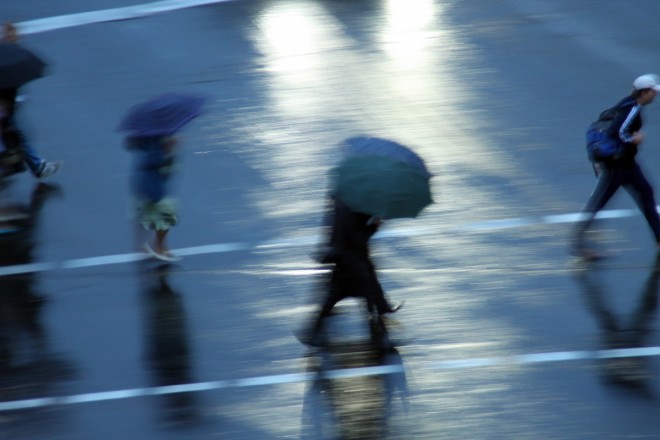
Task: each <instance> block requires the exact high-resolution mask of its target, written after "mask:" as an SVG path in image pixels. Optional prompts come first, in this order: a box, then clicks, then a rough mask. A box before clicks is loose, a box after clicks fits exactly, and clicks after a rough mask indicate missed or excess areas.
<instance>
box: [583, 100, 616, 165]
mask: <svg viewBox="0 0 660 440" xmlns="http://www.w3.org/2000/svg"><path fill="white" fill-rule="evenodd" d="M617 113H618V110H617V109H616V108H610V109H607V110H605V111H604V112H602V113H601V114H600V116H598V119H597V120H596V121H594V122H592V123H591V125H589V128H588V129H587V154H588V155H589V160H590V161H592V162H601V161H604V160H608V159H617V158H618V157H619V156H621V153H622V152H623V142H621V140H620V139H618V138H613V137H612V136H610V135H609V134H608V131H609V129H610V126H611V125H612V122H613V121H614V118H615V117H616V115H617Z"/></svg>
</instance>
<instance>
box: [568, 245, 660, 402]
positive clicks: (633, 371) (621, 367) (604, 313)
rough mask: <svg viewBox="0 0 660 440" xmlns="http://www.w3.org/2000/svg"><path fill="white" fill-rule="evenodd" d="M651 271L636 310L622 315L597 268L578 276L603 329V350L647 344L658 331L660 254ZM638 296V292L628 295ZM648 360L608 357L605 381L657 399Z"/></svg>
mask: <svg viewBox="0 0 660 440" xmlns="http://www.w3.org/2000/svg"><path fill="white" fill-rule="evenodd" d="M657 258H658V259H657V260H656V263H655V265H654V266H653V267H652V268H651V269H650V273H649V275H648V278H647V280H646V282H645V284H644V285H643V288H642V290H641V291H640V292H639V293H638V294H637V295H638V297H637V303H636V305H635V308H634V309H633V310H632V311H630V312H628V313H622V312H621V311H620V310H617V308H615V307H613V305H612V304H610V301H609V300H608V298H609V297H610V296H611V294H613V293H616V292H612V291H611V289H609V288H607V287H606V285H605V283H604V282H603V280H602V279H600V278H599V276H600V277H602V273H599V270H598V269H597V268H587V269H586V270H584V271H580V272H579V273H578V274H577V277H578V280H579V282H580V285H581V287H582V289H583V293H584V297H585V300H586V301H587V305H588V306H589V309H590V310H591V311H592V313H593V316H594V318H595V320H596V322H597V323H598V326H599V327H600V330H601V339H602V344H603V349H605V350H617V349H635V348H642V347H645V346H646V345H647V344H648V341H649V339H650V336H651V334H652V333H653V331H654V330H655V329H654V327H653V323H654V320H655V318H656V316H657V311H658V294H659V292H660V255H659V256H658V257H657ZM626 294H631V295H632V294H635V292H626ZM651 368H652V366H650V365H649V359H648V358H646V357H635V356H629V357H622V358H605V359H603V360H602V361H601V371H602V375H603V381H604V382H605V383H609V384H612V385H615V386H616V385H618V386H620V387H623V388H627V389H630V390H632V391H636V392H638V393H639V394H640V395H642V396H645V397H650V398H652V397H654V391H653V385H652V383H651V379H652V378H653V377H654V375H653V372H652V371H651Z"/></svg>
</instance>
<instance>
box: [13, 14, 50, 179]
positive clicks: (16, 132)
mask: <svg viewBox="0 0 660 440" xmlns="http://www.w3.org/2000/svg"><path fill="white" fill-rule="evenodd" d="M3 41H5V42H8V43H14V44H18V43H17V41H18V33H17V32H16V27H15V26H14V25H13V24H11V23H6V24H5V25H4V36H3ZM17 98H18V88H16V87H10V88H5V89H0V106H2V108H3V109H2V111H3V112H4V113H5V117H4V118H2V122H1V126H2V141H3V143H4V144H5V148H9V145H10V144H11V145H14V144H15V145H17V146H18V147H20V149H21V151H22V153H23V160H24V162H25V164H26V165H27V167H28V168H29V169H30V171H31V172H32V174H33V175H34V176H35V177H37V178H38V179H45V178H47V177H50V176H52V175H53V174H55V173H57V172H58V171H59V170H60V167H61V166H62V162H61V161H47V160H45V159H43V158H42V157H40V156H39V155H38V154H37V152H36V151H35V150H34V148H33V147H32V146H31V144H30V143H29V142H28V141H27V138H26V136H25V133H24V132H23V131H22V130H21V129H20V127H19V125H18V123H17V120H16V111H17V107H18V102H17Z"/></svg>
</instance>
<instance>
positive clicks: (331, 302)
mask: <svg viewBox="0 0 660 440" xmlns="http://www.w3.org/2000/svg"><path fill="white" fill-rule="evenodd" d="M361 263H363V264H359V265H357V266H354V265H352V264H351V265H350V266H345V265H342V264H337V266H336V267H335V269H334V270H333V271H332V274H331V275H330V279H329V281H327V283H328V285H327V292H328V293H327V295H326V297H325V300H324V302H323V305H322V306H321V310H320V311H319V314H318V315H317V317H316V320H315V322H314V324H313V326H312V334H317V333H318V332H320V331H321V329H322V327H323V321H324V320H325V318H327V317H328V316H329V315H330V313H331V312H332V309H333V308H334V306H335V305H336V304H337V303H338V302H339V301H341V300H342V299H344V298H348V297H351V296H352V297H358V298H364V299H365V300H366V301H367V308H368V310H369V312H376V313H377V314H378V315H382V314H385V313H389V312H391V311H392V306H391V305H390V303H389V302H388V301H387V299H386V298H385V292H384V291H383V288H382V287H381V285H380V283H379V282H378V279H377V278H376V271H375V269H374V267H373V265H372V264H371V262H370V261H363V262H361Z"/></svg>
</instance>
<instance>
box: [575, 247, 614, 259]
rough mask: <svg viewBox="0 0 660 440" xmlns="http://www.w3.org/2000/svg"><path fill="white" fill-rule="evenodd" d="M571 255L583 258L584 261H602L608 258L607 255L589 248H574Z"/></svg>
mask: <svg viewBox="0 0 660 440" xmlns="http://www.w3.org/2000/svg"><path fill="white" fill-rule="evenodd" d="M571 255H574V256H576V257H578V258H582V259H583V260H586V261H596V260H602V259H603V258H605V257H606V255H605V254H602V253H600V252H597V251H594V250H593V249H587V248H572V249H571Z"/></svg>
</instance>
